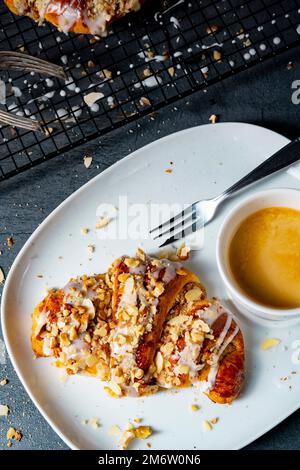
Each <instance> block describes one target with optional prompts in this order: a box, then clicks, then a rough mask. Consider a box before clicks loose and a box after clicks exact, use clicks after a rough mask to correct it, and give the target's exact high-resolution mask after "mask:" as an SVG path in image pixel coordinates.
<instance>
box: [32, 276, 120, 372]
mask: <svg viewBox="0 0 300 470" xmlns="http://www.w3.org/2000/svg"><path fill="white" fill-rule="evenodd" d="M110 315H111V289H110V287H109V286H108V284H107V282H106V280H105V275H95V276H90V277H88V276H82V277H78V278H74V279H71V280H70V281H69V283H68V284H67V285H66V286H65V287H64V289H59V290H52V291H50V292H49V293H48V295H47V296H46V297H45V298H44V299H43V300H42V302H41V303H40V304H39V305H38V306H37V307H36V308H35V310H34V312H33V315H32V335H31V343H32V348H33V351H34V353H35V355H36V356H37V357H55V358H56V362H55V365H56V366H58V367H63V368H64V369H65V370H66V372H67V374H69V375H73V374H76V373H78V372H85V373H87V374H90V375H94V376H98V377H100V378H101V379H103V380H104V379H106V378H108V365H109V353H110V348H109V344H108V336H109V316H110Z"/></svg>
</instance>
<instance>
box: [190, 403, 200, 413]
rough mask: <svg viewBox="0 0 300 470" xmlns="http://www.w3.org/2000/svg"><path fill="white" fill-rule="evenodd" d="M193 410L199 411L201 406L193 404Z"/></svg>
mask: <svg viewBox="0 0 300 470" xmlns="http://www.w3.org/2000/svg"><path fill="white" fill-rule="evenodd" d="M191 410H192V411H198V410H199V406H198V405H196V404H195V403H193V404H192V405H191Z"/></svg>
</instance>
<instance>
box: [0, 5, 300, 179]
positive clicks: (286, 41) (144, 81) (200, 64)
mask: <svg viewBox="0 0 300 470" xmlns="http://www.w3.org/2000/svg"><path fill="white" fill-rule="evenodd" d="M175 1H176V0H175ZM0 2H1V0H0ZM299 8H300V2H299V1H297V0H284V1H276V0H250V1H247V2H245V1H241V0H179V1H177V3H175V4H174V3H173V4H171V6H170V3H169V2H168V1H167V0H162V1H161V2H160V3H158V2H156V3H155V2H154V1H152V0H148V3H147V2H146V5H145V7H144V8H143V9H142V10H141V12H139V13H136V14H133V15H129V16H128V17H127V18H124V19H123V20H121V21H118V22H117V23H115V24H114V25H113V26H112V28H111V30H110V31H109V32H108V35H107V37H105V38H101V39H99V38H94V37H91V36H82V35H79V36H78V35H77V36H76V35H73V34H69V35H64V34H63V33H59V32H58V31H57V30H55V29H54V28H52V27H50V26H49V25H46V24H45V25H42V26H37V25H36V24H35V23H33V22H32V21H31V20H30V19H28V18H24V17H16V16H14V15H13V14H12V13H10V12H9V11H8V10H7V8H6V7H5V6H4V4H2V3H1V6H0V50H15V51H23V52H27V53H29V54H32V55H34V56H39V57H42V58H44V59H46V60H50V61H52V62H55V63H60V64H62V65H63V66H64V67H65V70H66V72H67V75H68V77H69V78H68V80H67V81H66V82H65V83H63V82H61V81H59V80H57V79H49V78H45V77H41V76H39V75H37V74H35V75H34V74H30V73H10V74H8V73H6V72H5V73H2V74H1V76H0V77H1V80H0V103H1V106H0V109H4V110H7V111H11V112H14V113H16V114H17V115H20V116H27V117H30V118H32V119H37V120H39V121H40V122H41V124H42V126H43V129H44V133H42V132H28V131H23V130H20V129H15V128H10V127H8V126H4V125H3V126H2V127H0V180H4V179H7V178H9V177H10V176H12V175H15V174H17V173H19V172H21V171H23V170H26V169H28V168H30V167H32V166H34V165H37V164H39V163H41V162H43V161H45V160H48V159H50V158H52V157H54V156H56V155H59V154H61V153H62V152H65V151H68V150H70V149H72V148H74V147H76V146H78V145H80V144H82V143H84V142H87V141H90V140H91V139H94V138H95V137H97V136H100V135H103V134H106V133H108V132H111V131H113V130H114V129H116V128H118V127H120V126H122V125H124V124H127V123H129V122H131V121H134V120H136V119H138V118H140V117H141V116H143V115H146V114H150V113H153V112H154V111H156V110H158V109H160V108H162V107H163V106H166V105H167V104H170V103H173V102H175V101H176V100H178V99H180V98H182V97H185V96H187V95H190V94H191V93H193V92H194V91H196V90H199V89H203V88H206V87H208V86H210V85H212V84H213V83H215V82H217V81H219V80H220V79H223V78H226V77H228V76H230V75H233V74H236V73H238V72H240V71H242V70H245V69H246V68H248V67H251V66H253V65H255V64H257V63H259V62H261V61H263V60H265V59H268V58H270V57H272V56H274V55H276V54H278V53H280V52H282V51H284V50H286V49H289V48H290V47H293V46H295V45H296V44H298V43H299V42H300V9H299ZM0 73H1V72H0Z"/></svg>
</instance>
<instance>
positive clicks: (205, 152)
mask: <svg viewBox="0 0 300 470" xmlns="http://www.w3.org/2000/svg"><path fill="white" fill-rule="evenodd" d="M287 142H288V140H287V139H286V138H284V137H282V136H280V135H278V134H276V133H274V132H271V131H269V130H266V129H263V128H260V127H256V126H252V125H247V124H237V123H228V124H217V125H208V126H201V127H195V128H192V129H188V130H185V131H182V132H179V133H177V134H173V135H170V136H168V137H166V138H164V139H161V140H159V141H156V142H154V143H152V144H151V145H148V146H146V147H144V148H142V149H140V150H138V151H137V152H135V153H133V154H132V155H130V156H129V157H127V158H125V159H123V160H121V161H120V162H118V163H117V164H115V165H113V166H112V167H110V168H109V169H108V170H106V171H104V172H103V173H101V174H100V175H99V176H97V177H96V178H94V179H93V180H91V181H90V182H89V183H87V184H86V185H85V186H83V187H82V188H81V189H79V190H78V191H77V192H75V193H74V194H73V195H72V196H71V197H69V198H68V199H67V200H66V201H65V202H63V203H62V204H61V205H60V206H59V207H58V208H57V209H56V210H55V211H54V212H53V213H52V214H51V215H50V216H49V217H48V218H47V219H46V220H45V221H44V222H43V224H42V225H41V226H40V227H39V228H38V229H37V230H36V231H35V232H34V234H33V235H32V236H31V237H30V239H29V240H28V242H27V243H26V244H25V246H24V248H23V249H22V250H21V252H20V253H19V255H18V257H17V258H16V260H15V262H14V264H13V267H12V268H11V270H10V273H9V275H8V278H7V280H6V284H5V289H4V292H3V298H2V328H3V333H4V338H5V341H6V345H7V349H8V351H9V354H10V358H11V360H12V362H13V365H14V367H15V369H16V371H17V373H18V375H19V378H20V380H21V382H22V383H23V385H24V387H25V389H26V390H27V392H28V394H29V395H30V397H31V399H32V400H33V402H34V403H35V405H36V406H37V408H38V409H39V410H40V412H41V413H42V415H43V416H44V417H45V418H46V420H47V421H48V422H49V423H50V425H51V426H52V427H53V429H54V430H55V431H56V432H57V433H58V435H59V436H60V437H61V438H62V439H63V440H64V441H65V442H66V443H67V444H68V445H69V446H70V447H71V448H72V449H116V447H117V438H116V437H112V436H109V434H108V429H109V427H110V426H111V425H112V424H117V425H119V426H120V427H121V428H124V427H125V426H126V424H127V422H128V421H129V420H133V419H134V418H136V417H141V418H143V423H144V424H147V425H150V426H152V427H153V429H154V430H155V433H154V434H153V436H152V437H151V438H150V442H151V444H152V448H153V449H238V448H241V447H243V446H245V445H246V444H248V443H249V442H251V441H253V440H254V439H256V438H257V437H259V436H260V435H261V434H263V433H265V432H266V431H268V430H269V429H270V428H272V427H273V426H275V425H276V424H277V423H279V422H280V421H282V420H283V419H284V418H285V417H287V416H288V415H289V414H291V413H292V412H293V411H295V410H296V409H297V408H298V407H299V404H300V394H299V387H300V378H299V377H300V374H299V372H300V366H299V364H297V363H293V359H294V362H295V357H293V353H294V356H296V355H297V353H298V351H297V349H295V350H293V346H294V347H297V343H295V342H294V341H295V340H297V339H300V327H293V329H291V330H288V329H285V330H278V329H276V330H275V331H271V330H268V329H267V327H264V326H261V325H258V324H255V323H250V322H248V321H247V320H244V319H242V318H241V319H240V322H241V323H242V327H243V331H244V335H245V341H246V350H247V351H246V352H247V381H246V384H245V388H244V391H243V393H242V395H241V397H240V398H239V399H237V400H236V401H235V402H234V404H233V405H232V406H222V405H215V404H213V403H211V402H210V401H209V400H208V399H207V398H206V397H205V396H202V395H200V394H199V392H197V391H196V390H195V389H186V390H180V391H178V392H177V393H174V392H163V393H158V394H156V395H154V396H150V397H144V398H138V399H136V398H124V399H119V400H116V399H114V398H111V397H109V396H108V395H107V394H106V393H105V392H104V391H103V384H101V383H100V382H99V381H97V380H95V379H91V378H87V377H72V378H70V379H69V380H68V381H67V382H66V383H62V382H61V381H60V380H59V376H60V371H59V370H58V369H56V368H55V367H52V366H51V365H50V363H51V360H45V359H39V360H34V359H33V354H32V351H31V346H30V341H29V337H30V326H31V318H30V315H31V312H32V310H33V308H34V306H35V305H36V304H37V302H39V301H40V299H42V297H43V296H44V294H45V287H54V286H62V285H64V283H66V282H67V280H68V279H69V277H70V276H74V275H77V274H83V273H88V274H91V273H94V272H102V271H104V270H105V269H106V268H107V266H108V265H109V263H110V262H111V261H112V260H113V259H114V258H115V257H118V256H120V255H122V254H124V253H129V254H133V253H134V252H135V250H136V248H137V246H139V245H142V246H143V247H144V249H146V250H147V251H150V252H153V251H154V249H155V247H156V246H155V244H154V243H153V242H151V241H146V242H145V243H144V242H141V241H139V240H127V239H124V240H115V241H113V240H110V241H107V240H100V239H98V238H97V236H96V234H95V231H94V230H93V228H94V227H95V223H96V219H97V218H96V209H97V207H98V205H99V204H100V203H106V202H108V203H112V204H114V205H116V206H118V204H119V200H118V197H119V195H125V194H127V195H128V200H129V202H140V203H149V202H151V201H152V202H165V203H171V202H180V203H188V202H192V201H194V200H197V199H199V198H203V197H210V196H213V195H215V194H217V193H219V192H220V191H222V190H224V189H225V188H226V187H227V186H229V185H231V184H232V183H233V182H234V181H236V180H237V179H239V178H240V177H241V176H242V175H244V174H245V173H246V172H248V171H249V170H250V169H252V168H254V167H255V166H256V165H257V164H258V163H260V162H261V161H262V160H264V159H265V158H267V157H268V156H270V155H271V154H272V153H273V152H274V151H276V150H278V149H279V148H281V147H282V146H283V145H284V144H286V143H287ZM171 161H172V162H173V165H172V168H173V172H172V173H166V172H165V170H166V169H168V168H170V162H171ZM280 186H281V187H282V186H286V187H296V188H297V187H299V181H298V180H297V179H296V178H293V177H292V176H290V175H289V174H287V173H286V172H282V173H281V174H279V175H276V176H274V177H273V178H271V179H268V180H267V181H265V182H263V183H261V184H258V185H256V186H255V187H253V188H252V189H251V190H250V191H256V190H257V189H262V188H265V187H280ZM244 194H246V193H244ZM247 194H249V190H248V191H247ZM241 197H243V194H241V195H240V196H238V197H236V199H233V200H232V201H230V202H229V203H228V204H226V205H225V206H224V207H223V209H222V210H221V211H220V212H219V214H218V216H217V217H216V219H215V220H214V221H213V222H212V223H211V224H210V225H209V226H208V227H207V228H206V229H205V233H204V235H205V240H204V249H203V250H202V251H198V252H194V253H193V256H192V259H191V261H190V265H191V268H192V269H193V270H195V271H196V272H197V273H198V274H199V275H200V277H201V279H202V280H203V282H204V284H205V285H206V286H207V288H208V292H209V294H210V295H217V296H219V297H221V298H222V297H226V293H225V291H224V287H223V285H222V283H221V280H220V278H219V275H218V272H217V267H216V261H215V241H216V235H217V231H218V228H219V225H220V222H221V221H222V219H223V217H224V215H225V214H226V211H227V210H229V209H230V207H232V205H233V204H234V203H235V201H237V200H239V199H240V198H241ZM84 227H88V228H91V231H90V232H89V234H88V235H86V236H83V235H82V234H81V232H80V230H81V229H82V228H84ZM88 244H93V245H95V246H96V250H95V253H94V254H93V255H92V260H89V254H88V251H87V245H88ZM60 257H63V259H61V258H60ZM40 274H42V275H43V278H38V277H37V275H40ZM274 336H275V337H277V338H279V339H280V340H281V343H280V345H279V346H278V347H276V348H274V349H272V350H269V351H262V350H261V349H260V343H261V341H262V340H264V339H265V338H266V337H274ZM293 342H294V343H293ZM298 348H299V343H298ZM293 371H296V372H298V373H297V374H292V372H293ZM282 377H288V379H287V380H280V379H281V378H282ZM195 400H196V402H197V403H198V405H199V406H200V409H199V411H197V412H194V413H193V412H191V411H190V406H191V404H192V403H194V402H195ZM95 417H96V418H99V421H100V423H101V427H100V428H98V429H94V428H92V427H91V426H89V425H83V424H82V423H81V421H82V420H85V419H89V418H95ZM213 417H218V418H219V421H218V423H217V424H216V425H215V426H214V428H213V430H212V431H211V432H206V433H205V432H204V431H203V429H202V421H203V420H209V419H211V418H213ZM132 448H142V449H146V448H147V447H146V442H145V441H136V442H135V443H134V444H133V445H132Z"/></svg>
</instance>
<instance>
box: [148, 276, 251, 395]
mask: <svg viewBox="0 0 300 470" xmlns="http://www.w3.org/2000/svg"><path fill="white" fill-rule="evenodd" d="M151 372H152V373H153V376H154V377H155V379H156V382H157V384H158V385H159V386H160V387H162V388H174V387H185V386H189V385H195V386H197V387H199V388H200V390H201V391H202V392H204V393H205V394H207V395H208V397H209V398H210V399H211V400H212V401H214V402H217V403H231V402H232V401H233V400H234V399H235V398H236V397H237V395H238V394H239V392H240V390H241V387H242V385H243V382H244V342H243V336H242V333H241V331H240V329H239V327H238V325H237V324H236V322H235V320H234V319H233V317H232V315H231V314H230V313H227V312H226V311H225V310H224V308H223V307H222V306H221V305H220V304H219V303H218V302H217V301H216V300H212V301H209V300H208V299H206V298H203V288H202V286H201V285H199V283H195V282H192V283H189V284H187V285H186V286H185V287H184V289H182V291H181V292H180V293H179V294H178V296H177V298H176V301H175V303H174V306H173V308H172V309H171V311H170V312H169V315H168V317H167V319H166V323H165V326H164V331H163V334H162V338H161V341H160V343H159V346H158V350H157V353H156V356H155V361H154V363H153V365H152V367H151Z"/></svg>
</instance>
